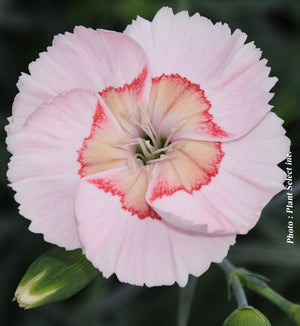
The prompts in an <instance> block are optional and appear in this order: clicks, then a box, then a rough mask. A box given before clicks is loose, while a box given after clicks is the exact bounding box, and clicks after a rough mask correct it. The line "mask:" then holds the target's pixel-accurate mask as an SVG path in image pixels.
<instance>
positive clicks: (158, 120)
mask: <svg viewBox="0 0 300 326" xmlns="http://www.w3.org/2000/svg"><path fill="white" fill-rule="evenodd" d="M210 107H211V104H210V103H209V102H208V101H207V99H206V98H205V95H204V92H203V90H202V89H200V87H199V86H198V85H197V84H192V83H191V82H190V81H188V80H187V79H186V78H182V77H181V76H179V75H168V76H167V75H162V76H160V77H158V78H154V79H153V80H152V87H151V93H150V100H149V105H148V110H149V113H150V116H151V121H152V123H153V125H154V126H155V128H156V130H157V133H158V134H161V135H170V134H172V137H170V138H171V140H175V139H180V138H192V139H201V140H210V139H212V138H213V139H223V140H224V139H226V138H228V137H229V136H230V135H228V134H227V133H226V132H224V131H223V130H222V129H221V128H220V127H219V126H218V125H217V124H215V123H214V121H213V119H212V115H211V114H210V113H209V109H210Z"/></svg>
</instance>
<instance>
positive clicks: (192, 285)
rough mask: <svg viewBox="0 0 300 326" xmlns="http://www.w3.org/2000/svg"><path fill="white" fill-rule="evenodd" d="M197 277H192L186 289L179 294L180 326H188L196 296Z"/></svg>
mask: <svg viewBox="0 0 300 326" xmlns="http://www.w3.org/2000/svg"><path fill="white" fill-rule="evenodd" d="M197 280H198V279H197V278H196V277H190V280H189V282H188V284H187V285H186V287H185V288H182V289H180V292H179V307H178V323H177V325H178V326H187V325H188V321H189V316H190V312H191V308H192V303H193V297H194V294H195V289H196V284H197Z"/></svg>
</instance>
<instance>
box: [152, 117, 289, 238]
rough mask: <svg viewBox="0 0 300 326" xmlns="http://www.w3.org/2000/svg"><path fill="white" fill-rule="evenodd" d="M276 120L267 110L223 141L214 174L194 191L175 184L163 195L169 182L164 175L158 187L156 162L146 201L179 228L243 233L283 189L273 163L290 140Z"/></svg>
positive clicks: (281, 176)
mask: <svg viewBox="0 0 300 326" xmlns="http://www.w3.org/2000/svg"><path fill="white" fill-rule="evenodd" d="M281 124H282V120H281V119H279V118H278V117H277V116H276V115H275V114H274V113H269V114H268V115H267V116H266V117H265V118H264V119H263V121H262V122H261V123H260V124H259V125H258V126H257V127H256V128H254V129H253V130H251V132H249V133H248V134H247V135H246V136H244V137H242V138H240V139H238V140H235V141H232V142H227V143H223V144H222V152H223V153H224V157H223V158H222V161H221V163H220V166H219V169H218V173H217V174H216V175H215V176H214V177H213V178H212V179H211V180H210V182H209V183H207V184H203V186H202V187H201V188H200V189H199V190H198V189H195V190H193V191H192V192H191V191H190V189H188V188H186V187H182V185H181V187H180V184H178V187H177V188H178V190H177V191H176V192H170V193H168V190H169V189H170V187H169V186H170V185H172V182H173V180H167V179H166V178H167V176H168V174H164V182H165V183H164V187H159V185H160V184H161V173H160V170H159V169H160V165H158V164H157V166H156V167H155V168H154V169H153V172H152V176H153V178H152V180H151V182H150V184H149V188H148V191H147V194H146V199H147V201H148V203H149V204H150V205H151V206H152V207H153V208H154V210H155V211H156V212H157V213H158V214H159V215H160V216H161V217H162V218H163V219H165V220H166V221H168V222H169V223H171V224H173V225H175V226H178V227H181V228H185V229H188V230H197V231H202V232H207V233H212V234H236V233H241V234H245V233H247V232H248V231H249V230H250V229H251V228H252V227H253V226H254V225H255V224H256V222H257V220H258V218H259V216H260V214H261V211H262V209H263V207H264V206H265V205H266V204H267V203H268V202H269V201H270V199H271V198H272V197H273V196H274V195H275V194H277V193H278V192H279V191H280V190H282V189H284V186H283V181H284V180H285V173H284V172H283V171H282V170H281V169H280V168H279V167H278V166H277V164H278V163H279V162H281V161H282V160H284V159H285V158H286V155H287V153H288V151H289V144H290V142H289V139H288V138H287V137H285V136H284V133H285V131H284V129H283V128H282V127H281ZM274 144H276V146H274ZM266 153H267V155H266ZM163 171H164V170H163ZM166 181H167V183H166ZM158 190H162V192H161V193H160V194H158Z"/></svg>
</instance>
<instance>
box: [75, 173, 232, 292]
mask: <svg viewBox="0 0 300 326" xmlns="http://www.w3.org/2000/svg"><path fill="white" fill-rule="evenodd" d="M111 173H112V174H113V175H115V171H111ZM106 177H108V174H107V173H106ZM98 178H101V179H102V178H103V173H99V174H97V175H94V176H89V177H86V178H84V179H81V181H80V185H79V187H78V193H77V198H76V217H77V221H78V232H79V237H80V240H81V243H82V246H83V248H84V252H85V255H86V257H87V258H88V259H89V260H90V261H91V262H92V263H93V264H94V266H96V267H97V268H99V270H100V271H101V272H102V273H103V276H104V277H109V276H110V275H112V274H113V273H115V274H116V275H117V277H118V279H119V280H120V281H122V282H127V283H130V284H134V285H143V284H145V285H147V286H159V285H171V284H173V283H174V282H177V283H178V284H179V285H180V286H184V285H186V283H187V280H188V274H193V275H195V276H199V275H201V274H202V273H204V272H205V271H206V270H207V269H208V267H209V265H210V263H211V262H213V261H214V262H221V261H222V259H223V258H224V257H225V256H226V254H227V251H228V248H229V246H230V245H232V244H233V243H234V241H235V237H234V236H225V237H217V236H209V235H204V236H202V235H201V234H196V233H192V232H185V231H181V230H179V229H176V228H174V227H173V226H168V225H167V224H166V223H164V222H162V221H160V220H159V219H156V218H151V217H146V218H143V219H141V218H139V217H138V216H137V215H136V214H132V212H131V211H129V210H127V209H124V207H123V204H122V202H121V201H120V197H119V195H116V194H114V193H112V192H111V191H105V189H103V188H102V187H100V188H99V186H98V185H97V183H96V182H95V180H97V179H98ZM91 206H92V207H93V209H90V207H91Z"/></svg>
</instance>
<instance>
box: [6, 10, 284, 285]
mask: <svg viewBox="0 0 300 326" xmlns="http://www.w3.org/2000/svg"><path fill="white" fill-rule="evenodd" d="M245 40H246V35H245V34H244V33H242V32H241V31H240V30H236V31H235V32H234V33H231V31H230V29H229V27H228V26H227V25H226V24H225V25H223V24H221V23H217V24H213V23H212V22H211V21H210V20H209V19H207V18H204V17H201V16H200V15H199V14H195V15H194V16H192V17H189V15H188V13H187V12H185V11H183V12H180V13H178V14H176V15H174V14H173V12H172V10H171V9H170V8H162V9H161V10H160V11H159V12H158V13H157V14H156V16H155V18H154V19H153V21H152V22H149V21H147V20H145V19H143V18H140V17H138V18H137V20H136V21H134V22H133V23H132V24H131V25H130V26H128V27H127V28H126V30H125V31H124V33H116V32H113V31H104V30H92V29H87V28H84V27H81V26H80V27H76V28H75V30H74V32H73V33H66V34H64V35H58V36H56V37H55V39H54V42H53V45H52V46H51V47H49V48H48V49H47V52H44V53H41V54H40V57H39V59H37V61H35V62H33V63H31V64H30V65H29V72H30V74H29V75H28V74H22V75H21V77H20V80H19V82H18V88H19V90H20V92H19V94H18V95H17V96H16V98H15V101H14V105H13V114H12V117H11V118H10V120H9V125H8V126H7V128H6V130H7V134H8V137H7V144H8V149H9V151H10V152H11V153H12V157H11V161H10V164H9V171H8V178H9V180H10V182H11V187H12V188H13V189H14V190H15V192H16V195H15V199H16V201H17V202H18V203H19V204H20V207H19V210H20V213H21V214H22V215H23V216H25V217H26V218H28V219H30V220H31V224H30V230H31V231H33V232H37V233H42V234H43V235H44V238H45V240H46V241H48V242H51V243H54V244H56V245H58V246H62V247H65V248H66V249H68V250H71V249H75V248H82V249H83V250H84V253H85V255H86V257H87V258H88V259H89V260H90V261H91V262H92V263H93V264H94V266H96V267H97V268H98V269H99V270H100V271H101V272H102V273H103V275H104V276H105V277H109V276H110V275H112V274H113V273H115V274H116V275H117V277H118V278H119V280H121V281H123V282H128V283H131V284H136V285H143V284H146V285H147V286H156V285H163V284H173V283H174V282H177V283H178V284H179V285H180V286H184V285H185V284H186V283H187V280H188V275H189V274H192V275H195V276H199V275H201V274H202V273H204V272H205V271H206V270H207V269H208V267H209V265H210V263H211V262H221V261H222V259H223V258H224V257H225V256H226V254H227V251H228V248H229V246H230V245H232V244H233V243H234V242H235V235H236V234H246V233H247V232H248V231H249V230H250V229H251V228H252V227H253V226H254V225H255V224H256V222H257V220H258V218H259V215H260V213H261V210H262V209H263V207H264V206H265V205H266V203H267V202H268V201H269V200H270V199H271V198H272V197H273V196H274V195H275V194H276V193H278V192H279V191H280V190H282V189H283V181H284V179H285V173H284V172H283V171H282V170H281V169H280V168H279V167H278V166H277V164H278V163H279V162H280V161H282V160H283V159H284V158H285V156H286V154H287V153H288V149H289V140H288V139H287V138H286V137H285V135H284V133H285V131H284V129H283V128H282V126H281V124H282V120H281V119H279V118H278V117H277V116H276V115H275V114H274V113H271V112H270V109H271V106H270V105H269V104H268V102H269V100H270V99H271V97H272V94H271V93H270V92H269V91H270V89H271V88H272V87H273V86H274V84H275V83H276V80H277V79H276V78H274V77H269V72H270V69H269V68H268V67H266V60H264V59H260V56H261V51H260V50H258V49H257V48H256V47H255V45H254V44H253V43H247V44H244V43H245Z"/></svg>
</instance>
